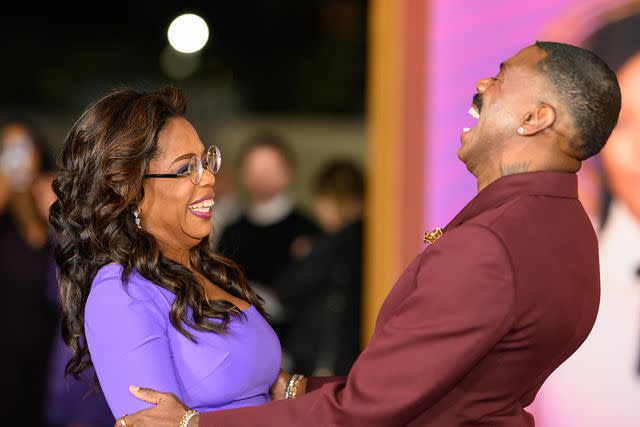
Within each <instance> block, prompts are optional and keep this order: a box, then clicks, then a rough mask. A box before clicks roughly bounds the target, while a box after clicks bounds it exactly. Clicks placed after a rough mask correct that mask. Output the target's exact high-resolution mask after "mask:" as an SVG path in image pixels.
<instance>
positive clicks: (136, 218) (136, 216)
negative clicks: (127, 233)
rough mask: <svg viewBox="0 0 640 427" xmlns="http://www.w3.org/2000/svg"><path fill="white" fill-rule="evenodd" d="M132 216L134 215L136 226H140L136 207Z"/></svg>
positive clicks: (138, 212)
mask: <svg viewBox="0 0 640 427" xmlns="http://www.w3.org/2000/svg"><path fill="white" fill-rule="evenodd" d="M133 216H134V217H135V221H136V227H138V228H142V227H141V226H140V211H139V210H138V209H134V211H133Z"/></svg>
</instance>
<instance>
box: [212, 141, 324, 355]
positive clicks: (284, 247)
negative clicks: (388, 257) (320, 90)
mask: <svg viewBox="0 0 640 427" xmlns="http://www.w3.org/2000/svg"><path fill="white" fill-rule="evenodd" d="M238 173H239V183H240V185H241V189H242V190H243V191H244V192H245V194H246V199H247V205H246V208H245V209H244V211H243V212H242V214H241V215H240V217H239V218H238V219H237V220H236V221H235V222H233V223H231V224H229V225H228V226H227V227H226V228H225V229H224V231H223V232H222V236H221V237H220V243H219V245H218V249H219V251H220V252H221V253H222V254H223V255H225V256H227V257H229V258H231V259H233V260H234V261H235V262H237V263H238V265H240V266H241V267H242V269H243V270H244V273H245V275H246V278H247V280H248V282H249V283H250V284H251V286H252V288H253V289H254V290H255V291H256V292H257V293H258V294H259V295H260V296H261V297H262V298H263V299H264V300H265V309H266V311H267V313H268V314H269V316H270V321H271V322H272V325H273V327H274V329H275V331H276V333H277V334H278V336H279V338H280V340H281V343H282V346H283V349H284V351H283V353H287V349H288V347H289V343H288V340H287V337H288V334H289V331H288V326H289V319H288V317H287V316H288V312H289V311H290V310H291V309H292V306H288V305H286V304H282V302H281V301H280V300H279V298H278V296H277V295H278V293H279V292H278V291H279V290H278V289H277V287H276V285H275V282H276V280H277V278H278V276H279V275H280V274H281V273H282V272H283V271H284V270H285V269H286V268H287V267H288V266H289V265H290V264H291V263H292V261H293V260H294V259H296V258H299V257H300V256H302V254H305V253H306V252H307V251H308V239H309V237H310V236H312V235H313V234H315V233H316V232H317V230H318V228H317V226H316V225H315V224H314V223H313V221H311V220H310V219H309V218H307V216H306V215H304V214H303V213H302V212H301V211H300V210H299V209H298V208H297V207H296V204H295V201H294V200H293V199H292V198H291V196H290V195H289V187H290V185H291V180H292V178H293V174H294V158H293V153H292V152H291V150H290V148H289V146H288V144H287V142H286V140H285V139H284V137H283V136H282V135H280V134H278V133H276V132H274V131H261V132H258V133H256V134H254V135H253V136H251V137H250V138H249V140H248V141H247V143H246V144H245V145H244V147H243V148H242V149H241V152H240V155H239V167H238ZM283 357H286V356H284V354H283ZM286 364H287V362H286V359H285V366H286Z"/></svg>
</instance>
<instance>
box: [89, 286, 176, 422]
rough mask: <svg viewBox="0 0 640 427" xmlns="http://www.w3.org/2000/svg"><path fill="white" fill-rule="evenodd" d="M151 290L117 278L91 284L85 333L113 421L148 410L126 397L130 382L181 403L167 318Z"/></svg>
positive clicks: (133, 398) (132, 397) (148, 405)
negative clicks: (176, 399) (170, 347)
mask: <svg viewBox="0 0 640 427" xmlns="http://www.w3.org/2000/svg"><path fill="white" fill-rule="evenodd" d="M152 291H153V290H151V289H145V287H144V285H141V284H139V283H134V282H131V283H130V284H129V285H128V286H127V287H126V289H125V287H124V286H123V284H122V280H121V279H120V277H119V275H118V274H109V275H108V276H103V277H101V278H100V279H99V280H96V283H94V284H93V287H92V289H91V292H90V294H89V298H88V300H87V305H86V307H85V331H86V336H87V344H88V346H89V352H90V353H91V359H92V362H93V365H94V367H95V370H96V374H97V376H98V380H99V381H100V386H101V388H102V391H103V392H104V395H105V397H106V399H107V403H108V404H109V407H110V408H111V412H112V413H113V415H114V417H116V418H118V417H120V416H122V415H124V414H131V413H133V412H136V411H139V410H141V409H146V408H149V407H151V406H152V405H151V404H148V403H146V402H143V401H141V400H138V399H136V398H135V397H134V396H133V395H132V394H131V393H129V389H128V387H129V385H130V384H149V387H153V388H154V389H155V390H158V391H163V392H166V393H174V394H175V395H177V396H178V397H180V398H181V399H182V394H181V392H180V387H179V386H178V381H177V379H176V375H175V370H174V366H173V363H172V356H171V352H170V350H169V341H168V337H167V334H166V328H167V323H168V319H167V316H163V314H162V313H161V310H160V309H159V307H158V306H157V305H156V303H155V302H154V300H153V298H152V297H151V296H150V295H152V294H151V292H152Z"/></svg>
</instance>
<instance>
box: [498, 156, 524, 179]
mask: <svg viewBox="0 0 640 427" xmlns="http://www.w3.org/2000/svg"><path fill="white" fill-rule="evenodd" d="M530 166H531V160H529V161H526V162H521V163H508V164H505V163H502V164H500V171H501V172H502V176H507V175H514V174H516V173H522V172H527V171H529V167H530Z"/></svg>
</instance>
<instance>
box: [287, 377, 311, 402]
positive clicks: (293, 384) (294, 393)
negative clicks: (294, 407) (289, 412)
mask: <svg viewBox="0 0 640 427" xmlns="http://www.w3.org/2000/svg"><path fill="white" fill-rule="evenodd" d="M306 390H307V379H306V378H305V376H304V375H300V374H294V375H292V376H291V379H290V380H289V383H288V384H287V388H286V389H285V391H284V398H285V399H295V398H296V397H299V396H302V395H303V394H305V392H306Z"/></svg>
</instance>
